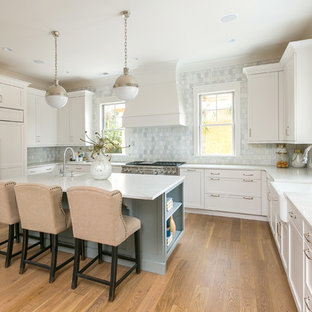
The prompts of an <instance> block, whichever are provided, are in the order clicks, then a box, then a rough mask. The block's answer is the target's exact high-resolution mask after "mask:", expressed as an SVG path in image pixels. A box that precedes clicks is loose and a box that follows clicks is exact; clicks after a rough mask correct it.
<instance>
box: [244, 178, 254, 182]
mask: <svg viewBox="0 0 312 312" xmlns="http://www.w3.org/2000/svg"><path fill="white" fill-rule="evenodd" d="M243 181H244V182H253V181H254V180H252V179H243Z"/></svg>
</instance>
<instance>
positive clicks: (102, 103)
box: [98, 97, 127, 156]
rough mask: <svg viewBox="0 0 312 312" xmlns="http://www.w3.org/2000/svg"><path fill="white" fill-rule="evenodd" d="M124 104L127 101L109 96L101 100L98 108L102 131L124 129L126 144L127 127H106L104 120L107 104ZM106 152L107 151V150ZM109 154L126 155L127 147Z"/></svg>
mask: <svg viewBox="0 0 312 312" xmlns="http://www.w3.org/2000/svg"><path fill="white" fill-rule="evenodd" d="M119 104H123V105H126V102H125V101H122V100H119V99H117V98H115V97H108V98H103V99H101V100H100V101H99V104H98V110H99V111H100V114H99V116H100V118H99V128H100V133H103V134H104V133H105V132H106V131H123V132H124V145H125V146H126V145H127V137H126V128H118V129H105V128H104V127H105V122H104V114H105V106H109V105H119ZM105 153H106V152H105ZM106 154H109V155H119V156H121V155H126V149H125V148H123V149H122V152H121V153H106Z"/></svg>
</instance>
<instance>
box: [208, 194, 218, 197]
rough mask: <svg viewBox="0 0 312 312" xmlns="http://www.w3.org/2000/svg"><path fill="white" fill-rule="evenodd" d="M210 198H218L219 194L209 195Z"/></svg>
mask: <svg viewBox="0 0 312 312" xmlns="http://www.w3.org/2000/svg"><path fill="white" fill-rule="evenodd" d="M210 196H211V197H220V195H219V194H211V195H210Z"/></svg>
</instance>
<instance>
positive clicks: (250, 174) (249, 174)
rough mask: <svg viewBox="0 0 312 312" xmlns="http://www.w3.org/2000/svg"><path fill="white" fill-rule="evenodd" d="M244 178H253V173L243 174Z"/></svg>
mask: <svg viewBox="0 0 312 312" xmlns="http://www.w3.org/2000/svg"><path fill="white" fill-rule="evenodd" d="M243 176H245V177H253V173H243Z"/></svg>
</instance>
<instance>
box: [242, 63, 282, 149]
mask: <svg viewBox="0 0 312 312" xmlns="http://www.w3.org/2000/svg"><path fill="white" fill-rule="evenodd" d="M281 70H282V69H281V67H280V66H279V64H270V65H262V66H254V67H249V68H248V69H245V72H246V73H247V74H248V128H249V129H248V141H249V142H250V143H256V142H257V143H259V142H277V141H278V140H279V124H278V122H277V121H278V118H279V107H280V95H279V90H280V83H281V80H282V77H281Z"/></svg>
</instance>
